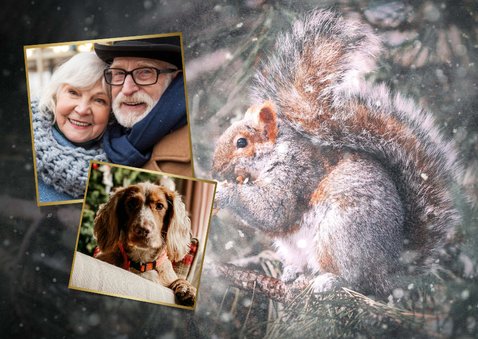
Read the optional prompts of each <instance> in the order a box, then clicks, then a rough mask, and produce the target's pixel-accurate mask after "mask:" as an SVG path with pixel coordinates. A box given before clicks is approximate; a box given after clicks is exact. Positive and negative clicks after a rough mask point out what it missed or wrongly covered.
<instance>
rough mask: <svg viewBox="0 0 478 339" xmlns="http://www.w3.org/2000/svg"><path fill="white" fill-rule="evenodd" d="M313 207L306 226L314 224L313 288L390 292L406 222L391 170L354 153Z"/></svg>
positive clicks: (321, 190)
mask: <svg viewBox="0 0 478 339" xmlns="http://www.w3.org/2000/svg"><path fill="white" fill-rule="evenodd" d="M311 203H312V204H313V206H314V207H313V208H312V209H311V210H310V211H309V212H308V213H307V214H306V215H305V216H304V219H303V222H304V223H312V222H315V223H316V224H315V232H314V233H315V236H314V248H315V251H316V252H315V261H314V264H313V265H314V266H315V267H310V268H311V269H312V270H313V271H315V272H318V276H317V277H316V278H315V281H314V288H315V289H316V290H317V291H324V290H327V289H333V288H334V287H335V286H337V285H340V286H342V285H344V283H343V282H342V281H341V280H344V281H345V282H346V283H345V285H347V286H349V287H351V288H353V289H357V290H359V291H361V292H363V293H371V294H377V295H380V294H383V293H386V292H388V290H389V288H390V281H389V280H390V276H391V275H394V274H396V273H397V271H399V270H400V269H401V265H400V254H401V251H402V247H403V222H404V215H403V214H404V212H403V206H402V202H401V199H400V196H399V193H398V191H397V189H396V187H395V185H394V183H393V180H392V178H391V177H390V174H389V173H388V171H386V170H385V169H384V168H383V167H382V166H381V165H380V164H379V163H378V162H376V161H374V160H373V159H371V158H369V157H366V156H362V155H360V154H356V155H353V156H351V157H350V158H348V159H346V160H344V161H342V162H341V163H339V164H338V165H337V167H336V168H335V169H333V171H332V172H331V173H330V175H329V176H328V177H327V179H326V180H324V181H323V182H321V183H320V184H319V186H318V188H317V190H316V192H315V193H314V195H313V198H312V200H311ZM310 226H311V225H309V227H310ZM309 266H310V264H309Z"/></svg>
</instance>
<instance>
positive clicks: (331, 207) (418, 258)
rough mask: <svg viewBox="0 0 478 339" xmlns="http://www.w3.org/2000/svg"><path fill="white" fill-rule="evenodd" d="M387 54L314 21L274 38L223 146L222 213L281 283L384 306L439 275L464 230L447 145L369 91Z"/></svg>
mask: <svg viewBox="0 0 478 339" xmlns="http://www.w3.org/2000/svg"><path fill="white" fill-rule="evenodd" d="M381 48H382V47H381V43H380V40H379V38H378V37H377V36H376V35H375V34H374V33H373V32H372V29H371V28H370V27H369V26H368V25H366V24H363V23H360V22H358V21H355V20H351V19H345V18H343V17H342V16H340V15H338V14H336V13H334V12H331V11H327V10H316V11H313V12H312V13H311V14H309V15H308V16H306V17H304V18H303V19H302V20H298V21H296V22H295V23H294V24H293V27H292V31H291V32H289V33H285V34H282V35H280V36H279V37H278V38H277V40H276V44H275V51H274V53H273V54H272V55H271V56H269V58H268V60H266V61H265V62H263V63H262V64H261V65H260V66H259V69H258V71H257V73H256V75H255V78H254V81H253V84H252V95H251V97H252V99H253V100H252V102H253V104H252V105H251V106H250V108H249V109H248V110H247V112H246V114H245V117H244V118H243V119H242V120H240V121H237V122H235V123H233V124H232V125H231V126H230V127H229V128H228V129H227V130H226V131H225V132H224V133H223V134H222V136H221V137H220V138H219V139H218V141H217V143H216V149H215V151H214V155H213V165H212V169H213V175H214V176H215V178H217V179H218V180H224V181H221V182H219V183H218V186H217V191H216V206H217V207H218V208H219V209H221V208H228V209H230V210H231V211H232V212H233V213H234V214H235V215H237V216H238V217H240V218H241V219H242V220H243V221H245V222H246V223H247V224H248V225H249V226H251V227H254V228H256V229H259V230H261V231H263V232H264V233H265V234H267V235H268V236H270V237H271V238H272V239H273V240H274V245H275V246H276V248H277V252H278V254H279V256H280V258H281V259H282V261H283V264H284V265H283V267H284V268H283V274H282V280H283V281H285V282H292V281H294V280H295V279H297V278H298V277H303V276H304V273H308V274H311V275H312V277H313V278H312V281H311V283H312V286H313V289H314V291H316V292H322V291H327V290H331V289H334V288H336V287H337V286H344V284H346V285H347V286H350V287H351V288H355V289H357V290H359V291H361V292H363V293H368V294H375V295H384V294H385V293H389V292H390V291H391V290H392V289H393V288H394V285H393V281H396V280H394V279H396V278H397V277H400V276H403V275H404V274H407V273H418V272H423V271H426V270H427V269H430V268H432V266H434V265H435V263H436V258H437V257H438V255H439V254H440V253H441V252H442V251H443V248H444V245H445V244H447V243H449V242H450V241H451V240H452V239H453V235H454V230H455V227H456V226H457V224H458V223H459V222H460V214H459V213H458V211H457V209H456V208H455V206H454V203H453V196H452V186H453V183H456V182H458V180H459V177H460V166H459V164H458V162H457V153H456V151H455V150H454V147H453V145H452V143H451V142H447V141H445V140H444V138H443V137H442V135H441V134H440V132H439V131H438V129H437V128H436V127H435V125H434V122H433V119H432V117H431V115H430V114H429V113H427V112H425V111H424V110H423V109H421V108H419V107H418V106H416V105H415V103H414V102H413V101H411V100H409V99H406V98H404V97H403V96H401V95H400V94H392V93H391V91H390V90H389V89H388V88H387V87H386V86H385V85H384V84H373V83H370V82H369V81H368V80H366V79H365V74H367V73H368V72H370V71H373V70H374V68H375V67H376V66H375V60H376V58H377V55H378V54H379V53H380V51H381Z"/></svg>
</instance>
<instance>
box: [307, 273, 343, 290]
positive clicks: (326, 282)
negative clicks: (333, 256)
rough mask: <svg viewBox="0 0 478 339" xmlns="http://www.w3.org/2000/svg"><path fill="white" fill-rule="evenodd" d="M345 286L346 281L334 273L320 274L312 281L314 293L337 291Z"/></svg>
mask: <svg viewBox="0 0 478 339" xmlns="http://www.w3.org/2000/svg"><path fill="white" fill-rule="evenodd" d="M345 286H347V283H346V281H345V280H344V279H343V278H341V277H339V276H338V275H335V274H332V273H323V274H320V275H318V276H317V277H315V278H314V279H313V281H312V289H313V291H314V293H322V292H332V291H337V290H338V289H340V288H341V287H345Z"/></svg>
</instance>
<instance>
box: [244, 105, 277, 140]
mask: <svg viewBox="0 0 478 339" xmlns="http://www.w3.org/2000/svg"><path fill="white" fill-rule="evenodd" d="M246 114H248V115H249V116H250V115H253V118H254V121H255V124H256V125H257V127H258V128H259V129H260V130H261V131H262V133H263V135H264V136H265V137H266V138H267V139H268V141H271V142H275V141H276V138H277V130H278V127H277V114H276V111H275V108H274V106H273V104H272V103H271V102H270V101H265V102H264V103H263V104H262V105H258V106H253V107H251V109H249V111H248V112H247V113H246Z"/></svg>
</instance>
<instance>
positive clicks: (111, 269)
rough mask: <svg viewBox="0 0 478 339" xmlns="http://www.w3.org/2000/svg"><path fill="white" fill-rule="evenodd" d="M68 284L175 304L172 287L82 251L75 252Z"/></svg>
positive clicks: (120, 295) (83, 288) (70, 286)
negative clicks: (154, 281)
mask: <svg viewBox="0 0 478 339" xmlns="http://www.w3.org/2000/svg"><path fill="white" fill-rule="evenodd" d="M68 287H69V288H72V289H76V290H81V291H87V292H95V293H101V294H106V295H111V296H117V297H123V298H129V299H134V300H140V301H148V302H154V303H161V304H172V305H176V304H175V302H174V293H173V291H172V290H171V289H169V288H166V287H164V286H162V285H160V284H157V283H153V282H152V281H149V280H147V279H144V278H141V277H140V276H138V275H136V274H134V273H131V272H129V271H126V270H124V269H122V268H120V267H116V266H113V265H111V264H108V263H106V262H104V261H101V260H98V259H95V258H92V257H90V256H87V255H85V254H83V253H81V252H76V253H75V258H74V260H73V267H72V271H71V276H70V283H69V285H68Z"/></svg>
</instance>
